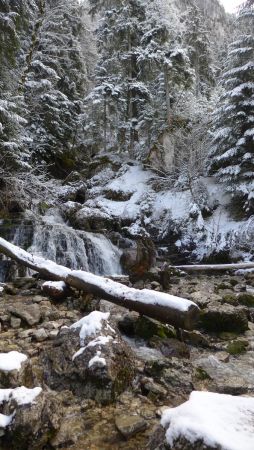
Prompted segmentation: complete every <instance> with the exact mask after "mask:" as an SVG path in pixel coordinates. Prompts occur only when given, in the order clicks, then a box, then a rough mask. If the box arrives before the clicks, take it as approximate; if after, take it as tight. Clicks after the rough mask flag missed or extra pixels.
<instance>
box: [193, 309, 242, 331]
mask: <svg viewBox="0 0 254 450" xmlns="http://www.w3.org/2000/svg"><path fill="white" fill-rule="evenodd" d="M201 326H202V328H204V329H205V330H206V331H214V332H221V331H230V332H231V331H232V332H236V333H244V332H245V331H246V330H248V311H247V309H246V308H245V307H243V306H232V305H230V304H227V303H225V304H223V305H222V304H220V303H217V302H213V303H210V304H209V306H208V307H207V308H206V309H204V310H203V311H202V313H201Z"/></svg>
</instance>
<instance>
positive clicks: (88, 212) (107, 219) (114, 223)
mask: <svg viewBox="0 0 254 450" xmlns="http://www.w3.org/2000/svg"><path fill="white" fill-rule="evenodd" d="M68 218H69V220H70V221H71V223H72V224H73V225H74V226H76V227H77V228H78V229H80V230H86V231H102V230H105V229H106V230H112V229H113V230H114V229H117V228H119V224H118V219H117V218H114V217H112V216H111V215H110V214H108V213H106V212H104V211H101V210H100V209H99V208H92V207H87V206H83V207H82V208H81V209H80V210H79V211H78V212H76V214H75V215H73V217H70V215H69V216H68Z"/></svg>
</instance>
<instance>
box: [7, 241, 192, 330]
mask: <svg viewBox="0 0 254 450" xmlns="http://www.w3.org/2000/svg"><path fill="white" fill-rule="evenodd" d="M0 252H1V253H3V254H4V255H6V256H9V257H10V258H13V259H15V260H16V261H18V262H19V263H21V264H23V265H25V266H26V267H29V268H30V269H33V270H35V271H36V272H39V273H40V274H41V275H43V277H47V278H48V279H51V280H57V281H59V280H62V281H65V283H67V284H68V285H69V286H71V287H74V288H77V289H79V290H83V291H85V292H88V293H92V294H95V295H97V296H99V297H101V298H103V299H105V300H109V301H110V302H112V303H115V304H116V305H119V306H123V307H125V308H127V309H129V310H133V311H136V312H138V313H140V314H143V315H146V316H149V317H152V318H153V319H157V320H160V321H161V322H165V323H169V324H171V325H174V326H175V327H178V328H183V329H187V330H191V329H193V327H194V325H195V323H196V321H197V319H198V317H199V308H198V306H197V305H195V303H193V302H191V301H189V300H186V299H183V298H180V297H175V296H172V295H169V294H164V293H162V292H156V291H150V290H148V289H143V290H137V289H134V288H129V287H127V286H124V285H123V284H121V283H117V282H116V281H112V280H110V279H108V278H103V277H99V276H97V275H93V274H91V273H88V272H84V271H81V270H80V271H72V270H71V269H67V268H66V267H63V266H59V265H58V264H56V263H54V262H52V261H49V260H46V259H44V258H41V257H39V256H34V255H31V254H30V253H28V252H26V251H25V250H22V249H20V248H19V247H17V246H15V245H13V244H10V243H9V242H7V241H5V240H4V239H2V238H0Z"/></svg>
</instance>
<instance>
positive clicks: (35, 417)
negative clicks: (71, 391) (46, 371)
mask: <svg viewBox="0 0 254 450" xmlns="http://www.w3.org/2000/svg"><path fill="white" fill-rule="evenodd" d="M14 411H15V414H14V417H13V420H12V422H11V424H10V426H9V427H8V429H7V430H6V432H5V435H4V436H3V437H2V439H1V438H0V448H1V449H2V450H9V449H12V450H27V449H29V450H42V449H43V448H45V445H47V444H48V442H49V440H50V438H52V436H54V434H55V433H56V431H57V430H58V428H59V427H60V423H61V416H62V408H61V406H60V402H59V401H58V398H57V394H56V393H53V392H50V391H47V392H41V393H40V394H39V395H38V396H37V397H36V398H35V400H33V401H32V402H31V403H25V404H20V402H18V401H17V400H15V399H12V400H11V401H10V402H8V403H7V404H5V405H4V408H3V413H4V414H6V415H10V414H13V413H14ZM1 440H2V442H1Z"/></svg>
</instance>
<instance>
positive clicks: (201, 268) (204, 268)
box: [174, 262, 254, 272]
mask: <svg viewBox="0 0 254 450" xmlns="http://www.w3.org/2000/svg"><path fill="white" fill-rule="evenodd" d="M174 267H175V268H176V269H179V270H183V271H184V272H210V271H211V272H218V271H226V270H243V269H254V262H249V263H238V264H197V265H195V264H193V265H188V266H174Z"/></svg>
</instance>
